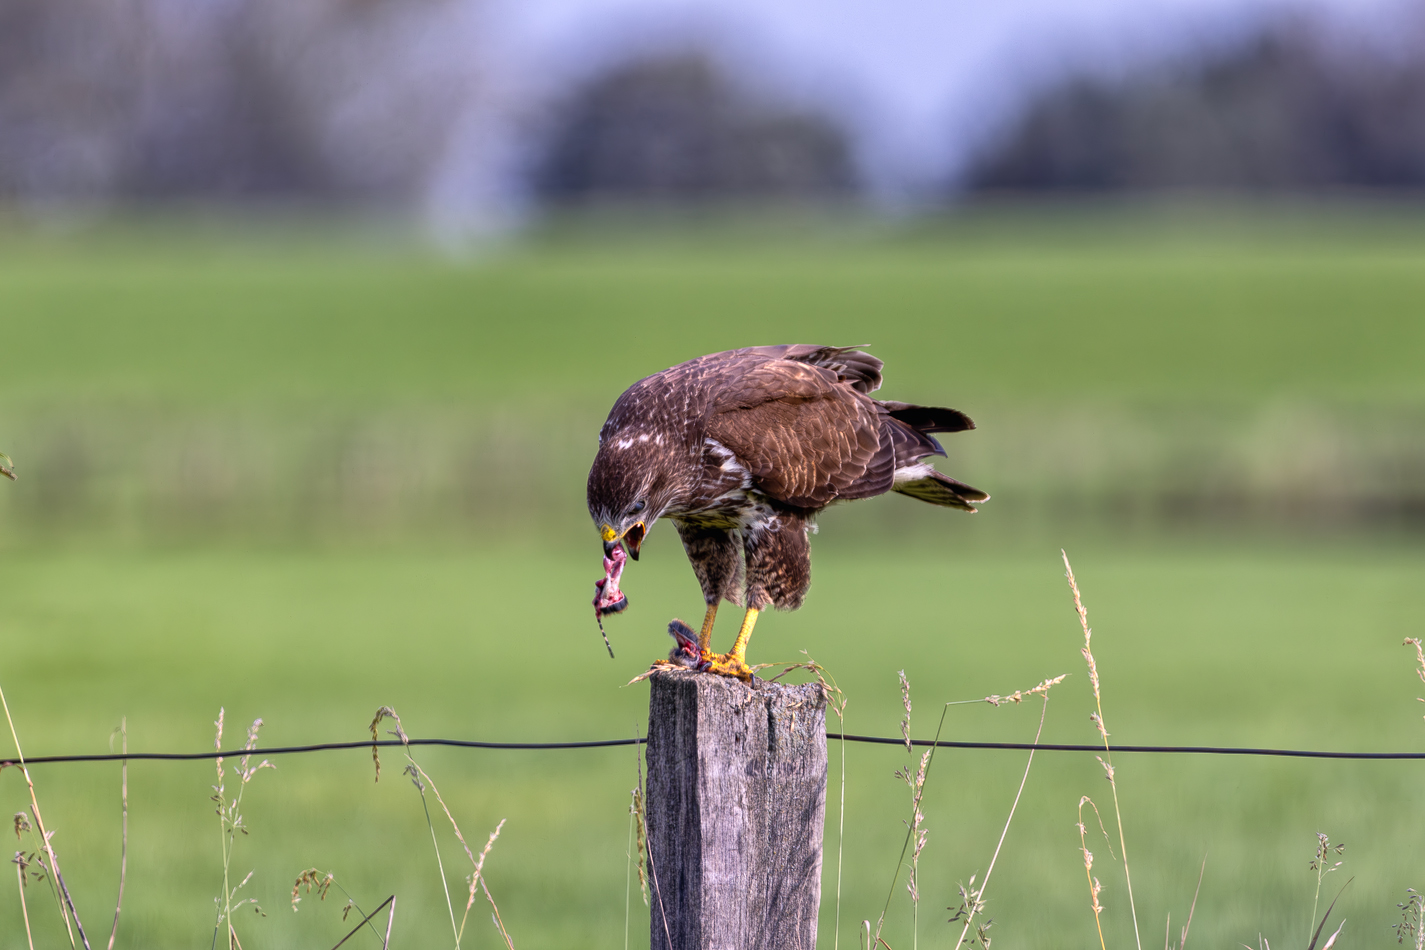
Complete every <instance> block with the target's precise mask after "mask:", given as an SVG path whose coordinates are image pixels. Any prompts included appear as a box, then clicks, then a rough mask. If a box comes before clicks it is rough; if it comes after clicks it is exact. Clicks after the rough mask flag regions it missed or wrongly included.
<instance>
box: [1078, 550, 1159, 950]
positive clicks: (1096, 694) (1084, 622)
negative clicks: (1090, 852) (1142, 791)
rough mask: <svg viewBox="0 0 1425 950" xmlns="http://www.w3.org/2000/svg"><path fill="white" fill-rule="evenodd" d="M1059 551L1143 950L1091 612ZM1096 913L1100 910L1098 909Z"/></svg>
mask: <svg viewBox="0 0 1425 950" xmlns="http://www.w3.org/2000/svg"><path fill="white" fill-rule="evenodd" d="M1059 554H1060V555H1061V556H1062V557H1063V559H1064V574H1065V576H1066V577H1067V578H1068V579H1069V590H1071V591H1072V592H1073V594H1074V610H1075V611H1077V613H1078V615H1079V626H1081V627H1082V628H1083V631H1084V646H1083V649H1082V650H1080V651H1079V652H1081V653H1082V654H1083V657H1084V662H1085V663H1086V664H1088V669H1089V683H1090V684H1091V685H1092V686H1093V698H1094V706H1095V709H1094V712H1093V713H1091V714H1090V715H1089V719H1090V720H1091V721H1092V722H1093V724H1094V725H1095V726H1096V727H1097V728H1098V733H1099V737H1100V738H1102V739H1103V754H1104V757H1103V758H1101V759H1099V762H1100V763H1102V765H1103V770H1104V773H1105V774H1106V775H1107V777H1108V787H1109V788H1110V789H1111V790H1112V791H1113V816H1114V818H1115V819H1116V820H1117V822H1118V852H1119V854H1120V855H1121V856H1122V858H1123V881H1124V883H1125V885H1127V888H1128V910H1129V913H1130V914H1131V915H1132V917H1133V940H1134V942H1135V944H1136V945H1137V947H1138V950H1143V938H1142V937H1140V936H1139V935H1138V907H1137V905H1136V904H1135V903H1134V900H1133V877H1132V875H1131V874H1130V873H1129V870H1128V844H1127V842H1126V841H1125V839H1124V835H1123V812H1122V810H1121V809H1120V808H1119V807H1118V782H1117V780H1116V777H1115V775H1114V771H1113V751H1112V750H1111V749H1110V748H1109V744H1108V728H1107V726H1105V724H1104V721H1103V696H1102V694H1101V693H1100V691H1099V678H1098V663H1097V662H1096V661H1095V660H1094V655H1093V630H1092V628H1090V627H1089V612H1088V609H1087V608H1085V607H1084V601H1083V598H1082V597H1081V596H1080V595H1079V585H1078V582H1077V581H1076V580H1075V579H1074V568H1073V566H1072V565H1070V564H1069V555H1068V553H1067V552H1065V551H1063V550H1060V551H1059ZM1095 917H1097V913H1095ZM1099 939H1100V943H1102V928H1100V937H1099Z"/></svg>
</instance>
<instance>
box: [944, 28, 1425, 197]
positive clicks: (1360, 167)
mask: <svg viewBox="0 0 1425 950" xmlns="http://www.w3.org/2000/svg"><path fill="white" fill-rule="evenodd" d="M1408 27H1409V28H1408V29H1406V30H1403V31H1402V32H1400V33H1398V34H1397V35H1396V36H1395V37H1394V40H1395V46H1394V48H1388V47H1387V46H1386V44H1384V43H1379V42H1377V43H1376V44H1372V43H1369V42H1366V41H1363V40H1360V39H1355V40H1353V39H1352V38H1349V37H1343V36H1339V35H1332V34H1330V33H1328V32H1326V31H1325V29H1324V28H1322V27H1320V26H1316V25H1313V24H1311V23H1308V22H1301V21H1298V22H1290V23H1286V24H1280V25H1277V26H1275V27H1274V28H1272V29H1269V30H1268V31H1267V32H1265V33H1264V34H1262V35H1259V36H1258V37H1256V38H1255V39H1254V40H1252V41H1251V42H1249V43H1247V44H1246V45H1244V46H1241V47H1239V48H1237V49H1234V50H1229V51H1227V52H1225V53H1219V54H1217V55H1215V56H1211V57H1209V58H1207V59H1205V60H1198V61H1191V62H1187V63H1184V64H1177V65H1174V66H1169V67H1159V68H1157V69H1155V70H1152V71H1150V72H1149V73H1147V74H1140V75H1132V76H1127V77H1123V78H1120V79H1118V80H1106V79H1094V78H1075V79H1071V80H1069V81H1068V82H1066V83H1064V84H1062V85H1060V86H1058V87H1056V88H1053V89H1050V90H1048V91H1047V92H1046V93H1045V94H1044V95H1043V96H1042V97H1041V98H1040V99H1039V100H1038V101H1037V102H1036V103H1034V104H1033V105H1032V106H1031V107H1030V109H1029V110H1028V111H1027V113H1026V114H1025V115H1024V116H1023V117H1022V119H1021V120H1020V121H1018V122H1017V123H1015V124H1014V125H1013V126H1012V127H1011V128H1010V129H1009V130H1008V132H1007V134H1005V135H1004V136H1003V137H1002V138H1000V139H999V140H998V141H997V142H995V143H994V144H993V146H992V147H990V148H988V149H986V150H985V151H984V152H982V153H981V155H980V157H979V158H978V160H977V161H975V162H974V163H973V165H972V167H971V169H970V171H969V173H968V175H967V178H966V181H965V184H966V185H967V186H968V187H969V188H970V189H972V190H996V189H1012V190H1023V191H1046V190H1047V191H1074V190H1077V191H1091V190H1109V189H1165V188H1209V189H1244V190H1245V189H1263V190H1284V191H1309V190H1316V189H1322V188H1339V187H1365V188H1419V187H1420V186H1421V185H1425V18H1422V19H1420V20H1419V21H1417V22H1415V23H1412V24H1408Z"/></svg>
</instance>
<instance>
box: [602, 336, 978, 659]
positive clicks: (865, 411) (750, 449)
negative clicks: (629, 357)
mask: <svg viewBox="0 0 1425 950" xmlns="http://www.w3.org/2000/svg"><path fill="white" fill-rule="evenodd" d="M881 366H882V363H881V361H880V360H878V359H876V358H875V357H874V356H871V355H869V354H867V353H864V352H862V351H861V350H859V349H858V348H856V347H836V346H812V345H805V344H799V345H788V346H753V347H746V348H743V349H738V350H728V351H725V352H722V353H713V354H711V355H709V356H702V357H699V358H698V359H695V360H690V361H688V362H686V363H680V364H679V365H677V366H674V367H672V368H671V369H666V370H664V371H663V372H661V373H655V374H654V375H652V376H649V377H647V378H646V379H642V380H639V381H638V382H637V383H634V384H633V385H632V386H631V387H629V389H628V391H627V392H625V393H624V394H623V395H622V396H620V397H619V399H618V401H617V402H616V403H614V407H613V410H612V411H611V412H610V413H609V418H608V421H607V422H605V423H604V427H603V429H602V430H600V432H599V451H598V455H597V456H596V457H595V459H594V465H593V468H592V469H591V470H590V471H589V485H588V501H589V514H590V515H592V516H593V519H594V524H595V526H596V527H597V528H598V530H599V534H600V536H601V537H602V539H603V544H604V577H603V579H601V580H600V581H599V582H598V584H597V585H596V586H597V595H596V597H595V599H594V609H595V614H596V616H598V617H600V618H602V617H603V616H604V615H605V614H610V613H617V612H619V611H621V610H623V609H624V608H626V607H627V606H628V599H627V597H625V596H624V594H623V592H622V591H620V590H619V587H618V582H619V577H620V575H621V574H622V572H623V568H624V564H625V560H626V558H628V557H631V558H633V559H634V560H637V559H638V552H639V548H640V546H641V545H642V543H643V539H644V538H645V537H646V536H647V534H648V531H649V530H650V529H651V528H652V527H653V524H654V522H656V521H657V520H658V519H659V518H665V517H666V518H668V519H670V520H671V521H672V522H673V524H674V526H675V527H676V528H677V530H678V535H679V536H680V537H681V538H682V540H683V549H684V550H685V551H686V552H687V555H688V560H689V561H690V562H691V563H692V566H693V572H694V573H695V574H697V577H698V582H699V584H701V585H702V589H703V599H704V600H705V601H706V603H707V612H706V614H705V615H704V618H703V626H702V630H701V632H700V634H699V635H698V638H697V641H696V642H694V641H693V639H692V631H691V629H690V628H688V627H687V626H686V625H685V624H683V623H682V621H674V622H673V623H672V624H670V626H669V633H670V634H671V635H672V636H673V637H674V639H675V641H677V646H675V647H674V650H673V653H672V654H671V655H670V660H672V661H673V662H674V663H676V664H678V665H680V666H685V667H689V668H693V669H698V670H706V671H711V672H713V673H720V674H723V675H726V676H735V677H738V678H739V679H742V680H744V681H750V680H751V677H752V671H751V669H750V668H749V667H748V666H747V661H746V655H747V642H748V640H749V639H750V638H751V636H752V628H753V625H754V624H755V623H756V622H757V615H758V614H759V613H760V612H761V611H762V610H764V609H766V608H767V607H768V606H769V605H770V606H772V607H776V608H778V609H781V610H795V609H796V608H797V607H799V606H801V603H802V599H803V598H804V597H805V596H806V592H807V588H808V587H809V586H810V585H811V552H810V549H809V546H808V543H807V532H808V530H809V528H810V527H811V526H812V525H813V524H814V519H815V517H816V515H817V513H818V512H819V511H821V510H822V509H823V508H825V507H826V506H828V505H830V504H832V503H833V502H837V501H852V500H855V499H857V498H869V497H871V496H873V495H880V494H884V493H885V492H888V491H895V492H899V493H900V494H902V495H909V496H910V497H912V498H917V499H919V500H921V501H925V502H929V503H931V504H933V505H941V506H943V507H946V508H958V509H960V510H962V511H971V512H973V511H975V510H976V509H975V505H976V504H977V503H979V502H982V501H986V500H988V498H989V495H987V494H985V493H984V492H982V491H980V490H979V489H978V488H971V487H970V486H969V485H966V484H964V483H963V482H960V481H957V480H955V479H953V478H951V477H949V476H948V475H944V474H942V473H940V472H938V471H936V470H935V469H934V468H933V467H932V466H931V465H930V464H929V463H928V462H927V461H925V460H926V459H927V458H929V457H930V456H934V455H944V454H945V450H944V449H943V448H941V446H940V443H939V442H937V441H936V440H935V439H934V438H932V437H931V433H935V432H960V431H963V430H966V429H973V428H974V427H975V424H974V422H972V421H971V420H970V418H969V417H968V416H966V415H965V414H964V413H962V412H959V411H957V410H955V409H937V408H932V407H929V406H913V405H910V404H908V403H903V402H891V401H888V400H880V399H872V398H871V396H870V393H873V392H875V391H876V390H877V389H878V388H880V385H881ZM625 551H626V552H627V553H625ZM724 600H727V601H731V602H732V603H734V604H740V605H745V606H746V608H747V612H746V614H745V616H744V617H743V620H742V627H741V629H740V630H739V631H738V634H737V639H736V641H735V642H734V643H733V646H732V649H731V650H730V651H729V652H727V653H724V654H716V653H713V652H711V650H710V642H711V638H712V631H713V621H714V619H715V618H716V616H717V608H718V604H719V603H721V602H722V601H724ZM600 626H601V627H602V620H601V621H600ZM610 655H612V650H610Z"/></svg>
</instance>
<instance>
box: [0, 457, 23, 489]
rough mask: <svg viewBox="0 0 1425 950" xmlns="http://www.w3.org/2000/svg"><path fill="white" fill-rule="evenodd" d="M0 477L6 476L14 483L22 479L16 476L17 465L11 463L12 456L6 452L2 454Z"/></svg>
mask: <svg viewBox="0 0 1425 950" xmlns="http://www.w3.org/2000/svg"><path fill="white" fill-rule="evenodd" d="M0 475H4V476H5V477H6V478H8V479H10V481H12V482H13V481H15V480H16V479H18V478H19V477H20V476H18V475H16V474H15V463H14V462H12V461H10V456H8V455H6V454H5V453H4V452H0Z"/></svg>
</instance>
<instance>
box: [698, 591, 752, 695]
mask: <svg viewBox="0 0 1425 950" xmlns="http://www.w3.org/2000/svg"><path fill="white" fill-rule="evenodd" d="M759 612H760V611H759V610H758V609H757V608H756V607H748V608H747V613H746V614H745V615H744V616H743V618H742V629H741V630H739V631H737V641H736V642H735V643H733V645H732V650H731V652H729V653H713V654H704V655H706V656H707V657H708V660H709V663H708V672H710V673H717V674H718V675H720V676H735V677H737V678H738V679H740V680H742V682H744V683H750V682H752V669H751V668H750V667H749V666H748V665H747V641H748V640H751V639H752V628H753V627H754V626H756V625H757V614H758V613H759ZM704 629H706V630H707V631H708V633H709V634H711V630H710V629H709V625H706V624H705V625H704Z"/></svg>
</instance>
